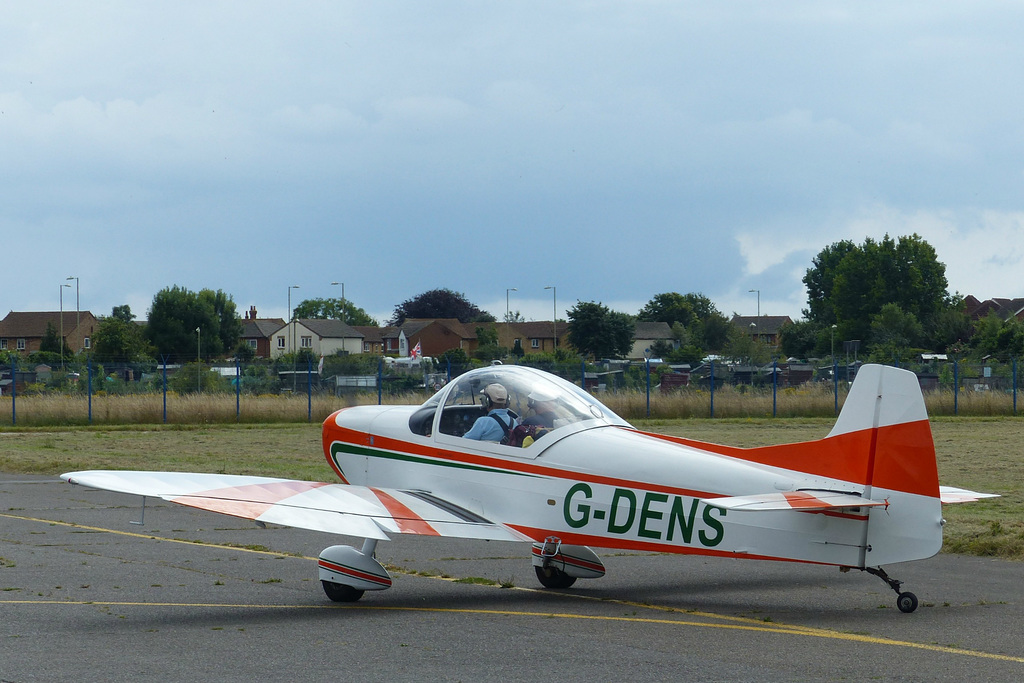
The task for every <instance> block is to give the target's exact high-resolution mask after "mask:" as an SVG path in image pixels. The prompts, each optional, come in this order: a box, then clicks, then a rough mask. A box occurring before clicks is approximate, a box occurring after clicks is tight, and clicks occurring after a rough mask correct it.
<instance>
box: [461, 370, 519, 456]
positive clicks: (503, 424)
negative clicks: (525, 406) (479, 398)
mask: <svg viewBox="0 0 1024 683" xmlns="http://www.w3.org/2000/svg"><path fill="white" fill-rule="evenodd" d="M480 393H481V394H483V396H484V401H485V403H486V406H487V414H486V415H484V416H483V417H478V418H477V419H476V422H474V423H473V426H472V427H470V429H469V431H468V432H466V433H465V434H464V435H463V436H465V437H466V438H467V439H476V440H477V441H494V442H496V443H497V442H501V441H503V440H504V441H506V442H507V441H508V437H509V434H511V433H512V430H513V429H515V427H516V425H518V424H519V420H518V419H517V416H516V414H515V413H513V412H512V411H510V410H509V409H508V391H507V390H506V389H505V387H503V386H502V385H500V384H488V385H487V386H486V387H484V390H483V391H482V392H480Z"/></svg>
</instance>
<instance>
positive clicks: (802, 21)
mask: <svg viewBox="0 0 1024 683" xmlns="http://www.w3.org/2000/svg"><path fill="white" fill-rule="evenodd" d="M1021 26H1024V5H1022V4H1021V3H1019V2H999V1H994V0H992V1H990V0H978V1H976V2H970V3H963V2H955V3H954V2H945V1H943V0H930V1H929V2H913V1H907V2H895V3H894V2H830V1H829V0H813V1H808V2H786V1H782V2H771V3H766V2H760V1H758V2H729V3H707V2H685V1H675V2H642V1H637V2H558V3H550V2H500V3H499V2H490V3H486V2H435V3H423V2H372V3H364V2H360V3H356V2H340V1H334V2H295V3H282V2H259V1H251V0H248V1H245V2H217V1H215V0H214V1H211V0H204V1H203V2H187V1H178V2H173V3H171V2H165V3H158V2H138V1H135V0H133V1H131V2H117V1H110V2H90V3H81V2H46V1H39V0H36V1H33V2H10V3H4V21H3V22H2V24H0V174H2V179H0V236H2V237H0V254H2V256H0V258H2V261H3V267H2V269H0V273H2V274H0V278H2V279H0V282H2V283H3V284H2V287H0V316H2V315H4V314H6V312H7V311H8V310H18V311H22V310H57V308H58V306H59V297H60V294H61V292H63V293H64V306H65V308H74V306H75V290H74V288H71V289H61V285H62V284H65V283H66V282H67V281H66V279H65V278H67V277H69V276H73V277H78V278H79V280H78V284H79V285H80V294H81V307H82V309H83V310H85V309H88V310H92V311H93V312H94V313H97V314H109V313H110V310H111V308H112V307H113V306H116V305H119V304H124V303H128V304H130V305H131V307H132V310H133V312H135V313H136V314H137V315H138V316H139V317H140V318H143V317H145V315H146V311H147V309H148V307H149V305H150V303H151V301H152V298H153V295H154V294H155V293H156V292H157V291H159V290H160V289H163V288H165V287H169V286H171V285H179V286H182V287H186V288H189V289H192V290H195V291H197V290H199V289H203V288H211V289H222V290H224V291H225V292H227V293H229V294H230V295H231V296H232V297H233V299H234V301H235V303H236V304H237V306H238V309H239V312H243V311H245V310H248V308H249V307H250V306H253V305H254V306H256V307H257V309H258V310H259V313H260V316H261V317H270V316H280V317H284V316H285V315H286V310H287V301H288V299H287V297H288V292H289V289H288V288H289V286H291V285H298V286H299V287H300V289H298V290H293V291H292V304H293V305H294V304H296V303H298V301H299V300H301V299H304V298H312V297H331V296H334V297H337V296H340V294H341V292H340V289H341V288H340V287H339V286H331V282H335V281H336V282H344V283H345V294H346V297H347V298H349V299H350V300H352V301H353V302H354V303H355V304H356V305H358V306H361V307H363V308H364V309H366V310H367V311H368V312H369V313H371V314H372V315H374V316H376V317H378V318H379V319H381V320H382V321H383V319H384V318H386V317H388V316H389V315H390V314H391V312H392V311H393V309H394V307H395V305H396V304H398V303H400V302H402V301H404V300H405V299H408V298H411V297H413V296H415V295H417V294H419V293H421V292H423V291H426V290H428V289H433V288H435V287H447V288H451V289H454V290H456V291H459V292H463V293H465V294H466V296H467V297H468V298H469V299H470V300H471V301H473V302H474V303H476V304H478V305H480V306H481V307H482V308H485V309H487V310H489V311H491V312H492V313H494V314H495V315H496V316H498V317H499V318H500V317H502V316H503V315H504V313H505V304H506V295H508V299H509V301H510V306H511V309H512V310H519V311H521V312H522V314H523V315H524V316H525V317H526V318H527V319H538V320H539V319H550V315H551V311H552V307H553V306H554V304H556V303H557V306H558V310H559V315H560V316H562V315H564V310H565V309H566V308H567V307H570V306H572V305H573V304H575V302H576V301H577V300H581V301H600V302H603V303H604V304H606V305H608V306H610V307H612V308H613V309H616V310H620V311H624V312H627V313H635V312H637V311H638V310H639V309H640V307H642V306H643V305H644V304H645V303H646V302H647V301H648V300H649V299H650V298H651V297H652V296H654V295H655V294H658V293H661V292H671V291H676V292H680V293H686V292H702V293H704V294H705V295H707V296H709V297H710V298H711V299H712V300H713V301H714V302H715V303H716V305H717V306H718V307H719V309H720V310H722V312H724V313H726V314H731V313H733V312H736V313H740V314H745V315H752V314H754V313H755V312H756V309H757V298H758V295H757V294H756V293H750V290H759V291H760V307H761V312H762V313H764V314H772V315H790V316H791V317H793V318H797V317H799V316H800V313H801V310H802V309H803V308H804V307H805V305H806V302H805V299H806V292H805V290H804V287H803V285H802V283H801V281H800V280H801V277H802V276H803V274H804V272H805V271H806V269H807V268H808V267H809V266H810V263H811V259H812V258H813V256H814V255H815V254H817V253H818V252H819V251H820V250H821V249H822V248H824V247H825V246H827V245H829V244H831V243H833V242H836V241H838V240H841V239H852V240H854V241H856V242H858V243H859V242H862V241H863V240H864V238H865V237H869V236H870V237H874V238H880V237H882V236H883V235H884V234H886V233H889V234H891V235H893V236H900V235H909V234H911V233H915V232H916V233H917V234H919V235H921V236H922V237H923V238H924V239H926V240H927V241H928V242H929V243H931V244H932V245H933V246H934V247H935V249H936V250H937V252H938V256H939V260H940V261H942V262H943V263H945V264H946V267H947V268H946V275H947V278H948V279H949V284H950V290H951V291H958V292H960V293H962V294H974V295H975V296H978V297H979V298H988V297H995V296H1006V297H1010V296H1024V87H1021V80H1020V79H1021V74H1024V41H1022V40H1021V39H1020V28H1021ZM71 284H72V285H74V284H75V282H74V281H72V282H71ZM545 286H554V287H556V289H555V290H554V291H555V292H556V293H557V294H556V297H557V298H555V297H553V296H552V294H553V292H552V290H545V289H544V288H545ZM513 287H514V288H516V290H517V291H515V292H510V293H508V292H506V290H507V289H509V288H513Z"/></svg>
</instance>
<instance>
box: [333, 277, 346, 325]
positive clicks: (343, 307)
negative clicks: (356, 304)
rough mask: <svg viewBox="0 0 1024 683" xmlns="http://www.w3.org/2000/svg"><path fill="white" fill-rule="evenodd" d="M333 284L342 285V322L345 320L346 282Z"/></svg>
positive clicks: (334, 283)
mask: <svg viewBox="0 0 1024 683" xmlns="http://www.w3.org/2000/svg"><path fill="white" fill-rule="evenodd" d="M331 285H332V286H333V285H341V322H346V321H345V283H344V282H332V283H331Z"/></svg>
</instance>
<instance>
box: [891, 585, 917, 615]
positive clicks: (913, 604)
mask: <svg viewBox="0 0 1024 683" xmlns="http://www.w3.org/2000/svg"><path fill="white" fill-rule="evenodd" d="M896 606H897V607H899V608H900V611H901V612H903V613H905V614H910V613H911V612H913V611H914V610H916V609H917V596H916V595H914V594H913V593H911V592H909V591H904V592H903V593H900V594H899V595H897V596H896Z"/></svg>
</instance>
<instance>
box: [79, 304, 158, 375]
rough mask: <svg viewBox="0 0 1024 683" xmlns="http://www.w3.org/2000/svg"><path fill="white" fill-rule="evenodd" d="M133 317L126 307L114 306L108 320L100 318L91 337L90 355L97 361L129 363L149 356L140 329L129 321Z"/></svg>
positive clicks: (149, 350)
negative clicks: (126, 317)
mask: <svg viewBox="0 0 1024 683" xmlns="http://www.w3.org/2000/svg"><path fill="white" fill-rule="evenodd" d="M126 311H127V315H128V316H130V317H129V318H128V320H125V312H126ZM134 317H135V316H133V315H131V309H129V308H128V306H115V307H114V309H113V313H112V315H111V316H110V317H109V318H100V321H99V325H98V326H97V327H96V331H95V332H94V333H93V335H92V354H93V357H94V358H95V359H96V360H97V361H99V362H101V363H104V362H108V361H124V362H130V361H135V360H139V359H140V358H142V357H145V356H148V355H151V348H150V346H149V344H148V343H147V342H146V337H145V335H144V334H143V333H142V328H141V327H139V326H138V325H136V324H135V323H133V322H132V321H131V318H134Z"/></svg>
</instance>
